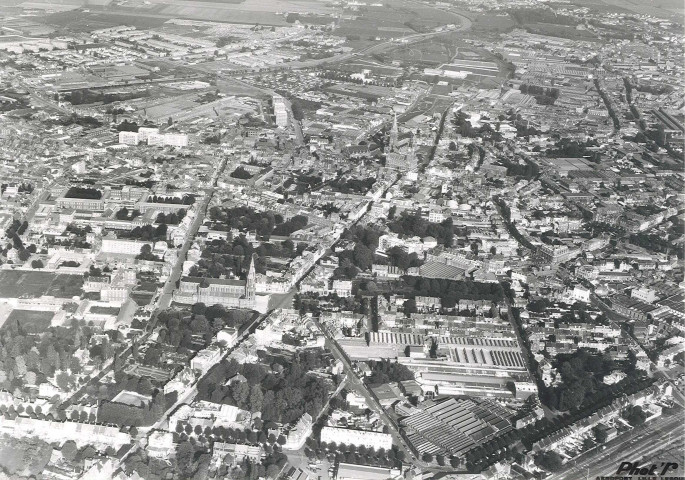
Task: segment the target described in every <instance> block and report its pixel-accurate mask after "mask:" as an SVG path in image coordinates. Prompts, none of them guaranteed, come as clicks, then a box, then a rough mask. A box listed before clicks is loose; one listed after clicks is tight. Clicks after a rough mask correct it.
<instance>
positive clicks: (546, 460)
mask: <svg viewBox="0 0 685 480" xmlns="http://www.w3.org/2000/svg"><path fill="white" fill-rule="evenodd" d="M535 465H537V466H538V467H540V468H543V469H545V470H547V471H548V472H558V471H559V470H561V467H562V465H563V460H562V458H561V455H559V454H558V453H557V452H555V451H552V450H550V451H548V452H542V453H540V454H538V455H537V456H536V457H535Z"/></svg>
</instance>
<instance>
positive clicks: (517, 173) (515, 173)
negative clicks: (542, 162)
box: [498, 157, 540, 180]
mask: <svg viewBox="0 0 685 480" xmlns="http://www.w3.org/2000/svg"><path fill="white" fill-rule="evenodd" d="M498 163H500V164H501V165H502V166H503V167H506V168H507V176H510V177H523V178H525V179H526V180H531V179H533V178H535V177H537V176H538V174H539V173H540V168H539V167H538V166H537V164H536V163H534V162H532V161H530V160H525V161H523V163H521V162H512V161H510V160H508V159H506V158H504V157H501V158H499V159H498Z"/></svg>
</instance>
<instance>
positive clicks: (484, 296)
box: [402, 276, 504, 309]
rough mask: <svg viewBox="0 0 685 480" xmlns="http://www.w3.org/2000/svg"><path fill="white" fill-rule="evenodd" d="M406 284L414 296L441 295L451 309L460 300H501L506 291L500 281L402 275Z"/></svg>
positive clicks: (444, 304)
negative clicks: (490, 281)
mask: <svg viewBox="0 0 685 480" xmlns="http://www.w3.org/2000/svg"><path fill="white" fill-rule="evenodd" d="M402 280H403V281H404V284H405V285H406V287H408V290H409V291H410V292H411V294H412V295H414V296H423V297H439V298H440V300H441V303H442V307H443V308H446V309H451V308H454V307H455V306H456V303H457V302H458V301H459V300H462V299H463V300H491V301H493V302H495V303H497V302H500V301H501V300H502V298H503V297H504V292H503V291H502V287H501V286H500V284H499V283H481V282H472V281H469V280H447V279H442V278H425V277H413V276H405V277H402Z"/></svg>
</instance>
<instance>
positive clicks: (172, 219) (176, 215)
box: [155, 208, 186, 225]
mask: <svg viewBox="0 0 685 480" xmlns="http://www.w3.org/2000/svg"><path fill="white" fill-rule="evenodd" d="M185 216H186V211H185V209H183V208H180V209H179V210H178V211H176V212H169V213H164V212H159V213H158V214H157V218H156V219H155V223H165V224H167V225H178V224H179V223H181V221H182V220H183V219H184V218H185Z"/></svg>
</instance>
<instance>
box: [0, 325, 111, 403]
mask: <svg viewBox="0 0 685 480" xmlns="http://www.w3.org/2000/svg"><path fill="white" fill-rule="evenodd" d="M92 335H93V329H92V328H91V327H89V326H86V325H84V324H83V323H78V322H76V321H74V322H73V323H72V324H71V325H69V326H60V327H51V326H48V327H47V328H45V326H44V325H36V326H35V327H34V326H32V325H30V324H25V323H20V322H19V321H18V320H16V319H14V318H10V319H8V320H7V321H6V322H5V323H4V325H3V326H2V329H1V330H0V389H3V390H8V391H14V389H15V388H18V389H20V390H22V389H23V388H24V386H25V385H39V384H40V383H43V382H45V379H46V378H48V377H52V376H53V375H54V374H55V372H56V371H60V370H70V371H71V372H72V375H68V374H67V373H63V374H59V375H57V385H58V387H60V388H62V389H63V390H65V391H68V389H69V388H70V387H71V386H73V385H74V381H75V378H74V376H73V375H75V374H78V373H79V372H81V361H80V360H79V359H78V358H77V357H75V356H74V353H75V352H76V350H78V349H80V348H88V347H89V345H90V339H91V337H92ZM106 344H107V345H108V346H106V347H105V348H104V350H103V349H102V347H100V349H99V350H96V351H93V354H94V359H95V360H98V361H105V359H106V357H107V356H108V355H110V357H109V358H111V355H112V354H113V349H111V348H109V345H110V342H109V341H106Z"/></svg>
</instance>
